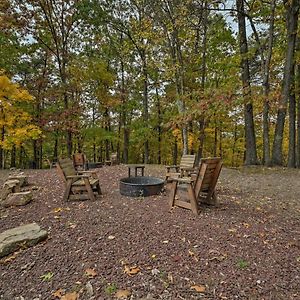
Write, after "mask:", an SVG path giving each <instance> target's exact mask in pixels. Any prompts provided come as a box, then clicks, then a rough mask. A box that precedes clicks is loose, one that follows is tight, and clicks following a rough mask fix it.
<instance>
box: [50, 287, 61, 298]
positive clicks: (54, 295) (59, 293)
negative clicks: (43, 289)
mask: <svg viewBox="0 0 300 300" xmlns="http://www.w3.org/2000/svg"><path fill="white" fill-rule="evenodd" d="M52 295H53V297H56V298H59V299H61V298H62V296H63V290H62V289H58V290H57V291H56V292H54V293H53V294H52Z"/></svg>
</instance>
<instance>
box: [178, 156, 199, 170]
mask: <svg viewBox="0 0 300 300" xmlns="http://www.w3.org/2000/svg"><path fill="white" fill-rule="evenodd" d="M195 162H196V155H190V154H183V155H182V157H181V161H180V165H179V168H180V169H192V168H194V167H195Z"/></svg>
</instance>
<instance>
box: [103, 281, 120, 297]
mask: <svg viewBox="0 0 300 300" xmlns="http://www.w3.org/2000/svg"><path fill="white" fill-rule="evenodd" d="M116 291H117V286H116V284H115V283H109V284H108V285H107V286H106V287H105V293H106V294H108V295H112V294H113V293H115V292H116Z"/></svg>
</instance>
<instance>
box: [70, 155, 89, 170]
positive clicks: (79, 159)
mask: <svg viewBox="0 0 300 300" xmlns="http://www.w3.org/2000/svg"><path fill="white" fill-rule="evenodd" d="M73 164H74V167H75V169H76V170H77V171H83V170H86V169H87V159H86V156H85V155H84V154H83V153H75V154H73Z"/></svg>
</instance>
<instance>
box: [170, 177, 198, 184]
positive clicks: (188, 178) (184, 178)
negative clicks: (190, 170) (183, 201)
mask: <svg viewBox="0 0 300 300" xmlns="http://www.w3.org/2000/svg"><path fill="white" fill-rule="evenodd" d="M172 181H177V182H179V183H193V182H194V181H195V180H194V179H192V178H191V177H183V178H172Z"/></svg>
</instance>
